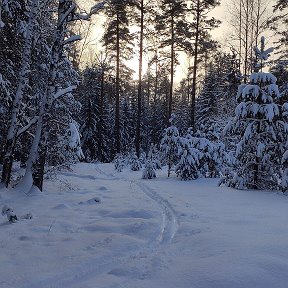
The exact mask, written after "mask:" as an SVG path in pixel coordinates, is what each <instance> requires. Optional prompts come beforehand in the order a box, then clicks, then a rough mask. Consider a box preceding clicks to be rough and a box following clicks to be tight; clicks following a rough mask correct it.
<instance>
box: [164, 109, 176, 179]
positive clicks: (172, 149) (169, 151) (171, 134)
mask: <svg viewBox="0 0 288 288" xmlns="http://www.w3.org/2000/svg"><path fill="white" fill-rule="evenodd" d="M174 119H175V115H174V114H172V115H171V118H170V120H169V122H170V123H171V126H169V127H168V128H166V129H165V131H164V136H163V138H162V140H161V144H160V148H161V151H162V152H163V153H164V155H165V158H166V162H167V165H168V177H170V174H171V170H172V166H173V165H174V164H175V163H176V162H177V160H178V155H177V153H178V147H179V139H180V138H179V132H178V129H177V127H175V126H174V125H173V122H174Z"/></svg>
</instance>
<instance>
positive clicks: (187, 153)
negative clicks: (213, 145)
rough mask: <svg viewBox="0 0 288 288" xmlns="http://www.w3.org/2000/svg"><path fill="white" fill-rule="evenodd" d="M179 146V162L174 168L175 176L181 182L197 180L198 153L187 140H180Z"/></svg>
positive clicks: (198, 173)
mask: <svg viewBox="0 0 288 288" xmlns="http://www.w3.org/2000/svg"><path fill="white" fill-rule="evenodd" d="M180 143H181V144H180V146H179V152H178V153H179V156H180V161H179V162H178V164H177V165H176V167H175V172H176V174H177V176H180V177H181V179H182V180H191V179H197V178H199V177H200V172H199V165H200V163H199V160H200V152H199V150H198V149H195V148H193V147H192V145H191V142H190V141H189V139H188V138H186V137H185V138H184V137H183V138H181V140H180Z"/></svg>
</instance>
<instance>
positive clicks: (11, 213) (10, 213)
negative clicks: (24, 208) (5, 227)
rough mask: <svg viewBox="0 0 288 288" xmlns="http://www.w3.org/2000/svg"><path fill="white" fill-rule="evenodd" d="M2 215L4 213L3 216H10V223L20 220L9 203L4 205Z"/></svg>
mask: <svg viewBox="0 0 288 288" xmlns="http://www.w3.org/2000/svg"><path fill="white" fill-rule="evenodd" d="M2 215H3V216H5V215H6V216H7V218H8V221H9V222H10V223H15V222H16V221H17V220H18V218H17V216H16V214H15V213H14V211H13V209H12V208H10V207H9V206H8V205H4V206H3V208H2Z"/></svg>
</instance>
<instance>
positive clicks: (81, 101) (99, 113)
mask: <svg viewBox="0 0 288 288" xmlns="http://www.w3.org/2000/svg"><path fill="white" fill-rule="evenodd" d="M240 2H241V3H242V2H243V3H242V4H243V5H240V6H238V5H237V6H235V13H236V14H237V15H238V18H237V19H239V20H240V21H239V23H237V25H236V26H235V33H234V34H235V35H234V36H235V37H232V35H231V39H232V38H233V39H234V40H235V39H236V40H235V41H236V42H232V40H231V43H233V44H232V46H233V49H231V52H230V53H228V52H224V51H223V50H222V48H221V46H220V44H219V43H217V42H216V41H214V40H213V39H212V37H211V35H210V32H211V30H212V29H213V28H216V27H217V26H218V25H219V24H220V21H218V20H216V19H214V18H213V17H209V12H210V11H211V10H213V9H214V8H215V7H216V6H217V5H218V4H219V3H218V1H216V0H215V1H214V0H209V1H208V0H197V1H184V0H157V1H156V0H155V1H144V0H125V1H123V0H121V1H120V0H108V1H103V2H100V3H98V4H96V5H95V6H94V7H92V9H91V11H90V12H89V13H83V11H81V9H79V7H78V5H77V4H76V3H75V2H74V1H72V0H59V1H56V0H49V1H42V0H2V1H1V2H0V7H1V9H0V15H1V16H0V34H1V35H0V36H1V40H2V41H1V43H0V51H1V53H0V99H1V100H0V113H1V122H0V142H1V153H0V164H1V168H2V178H1V181H2V183H4V184H5V185H6V186H8V185H9V183H10V182H11V175H12V176H13V173H12V172H13V163H20V165H21V166H22V167H23V169H24V171H25V176H24V178H23V180H22V181H24V184H25V185H26V186H27V187H28V188H27V189H28V190H29V187H31V186H32V185H35V186H36V187H38V188H39V189H40V190H41V189H42V185H43V177H44V173H45V171H46V170H47V167H50V168H51V167H56V168H57V167H61V165H66V164H67V163H71V162H73V161H75V159H77V158H80V159H84V160H86V161H102V162H110V161H112V160H113V159H114V158H115V156H116V155H119V153H122V154H125V153H127V152H131V151H135V153H136V155H137V157H138V158H139V157H140V156H141V153H148V151H149V149H150V146H151V145H152V143H154V144H156V145H159V144H160V142H161V139H162V137H163V131H164V129H165V128H166V127H167V126H169V125H170V124H169V119H170V117H171V115H172V113H174V114H175V115H176V118H175V123H174V125H175V126H177V127H178V129H179V132H180V133H181V134H184V133H186V131H187V129H188V128H189V127H191V129H190V130H191V131H192V132H191V133H194V134H195V135H196V133H200V134H201V135H204V134H205V133H207V131H208V130H209V129H210V130H211V129H212V127H216V128H215V129H217V131H221V129H222V128H223V127H225V125H226V124H227V121H228V120H229V119H230V118H231V117H233V116H234V110H235V108H236V106H237V104H238V103H237V99H236V94H237V89H238V86H239V85H240V84H241V83H248V82H249V81H250V80H249V75H250V74H251V72H253V71H254V70H255V69H257V68H256V67H257V65H259V57H258V58H257V55H255V53H254V47H255V46H257V45H258V46H259V43H260V38H261V34H263V33H264V32H265V31H268V30H269V31H274V33H275V34H276V35H278V37H277V38H275V39H278V42H277V45H276V46H277V51H276V52H277V53H278V54H277V55H278V59H277V60H275V61H273V62H270V63H269V65H270V69H271V70H273V73H274V74H275V76H277V77H278V82H277V83H278V85H279V87H280V93H281V95H282V96H281V101H282V102H283V103H284V102H286V101H287V92H285V91H287V60H285V59H287V54H288V53H287V51H288V47H287V46H288V45H287V43H288V41H287V29H286V28H287V25H288V23H287V3H286V1H283V0H278V1H275V3H274V4H273V5H274V6H273V7H271V11H272V10H273V9H274V11H277V16H275V17H274V16H273V15H271V17H270V16H269V17H266V16H265V17H266V18H264V16H263V15H264V13H262V12H261V11H262V10H263V9H266V8H265V7H266V6H265V5H268V4H269V3H268V4H267V3H266V4H265V3H264V0H263V1H260V0H259V1H254V0H247V1H246V0H245V1H240ZM270 5H271V3H270ZM247 11H248V12H247ZM98 12H99V13H102V15H104V17H105V19H106V20H105V24H104V27H103V28H104V35H103V37H102V40H101V41H102V46H103V49H102V51H95V54H96V57H95V61H94V62H95V63H92V64H91V65H89V67H88V66H87V67H86V68H84V69H80V68H79V67H81V65H80V63H79V61H80V59H81V58H83V45H82V44H81V45H78V44H77V43H78V42H77V41H78V40H79V39H80V37H79V36H78V35H77V33H76V31H77V30H79V29H78V27H79V23H80V22H83V21H86V20H88V21H89V19H90V17H92V16H91V15H92V14H94V13H98ZM275 15H276V14H275ZM248 23H249V25H248ZM131 28H133V31H134V32H133V33H132V32H131V30H132V29H131ZM96 29H97V25H96ZM135 31H136V32H135ZM85 37H86V35H82V38H84V39H85ZM179 53H185V54H186V55H187V59H188V60H189V61H188V60H187V71H186V75H187V76H186V77H185V78H184V79H183V80H182V81H181V82H180V84H179V85H178V84H177V85H176V84H175V71H176V68H177V67H178V66H179V64H180V63H179V61H180V58H179ZM135 55H136V56H135ZM132 57H137V58H138V59H139V65H138V66H139V69H138V71H137V72H138V80H133V74H134V71H132V70H131V69H130V68H129V67H128V65H127V60H128V59H131V58H132ZM144 58H145V59H148V68H147V71H145V73H144V69H143V64H144ZM285 93H286V94H285ZM283 95H284V96H283ZM238 101H239V98H238ZM279 101H280V100H279ZM283 103H281V105H282V104H283ZM279 105H280V103H279ZM197 131H198V132H197ZM199 131H200V132H199ZM201 131H202V132H201ZM78 132H80V134H81V140H80V136H79V134H78ZM203 133H204V134H203ZM217 133H218V132H217ZM218 134H219V135H220V136H219V137H222V136H221V133H218ZM222 140H223V141H224V142H225V141H228V140H227V139H222ZM283 141H284V140H283ZM229 143H231V141H230V140H229V141H228V142H227V147H229V149H230V148H231V147H230V146H231V145H230V144H229ZM80 145H81V147H80ZM232 146H233V145H232ZM234 146H235V145H234ZM81 148H82V150H81ZM231 149H232V148H231ZM82 151H83V153H82ZM13 177H14V176H13ZM13 177H12V180H13V181H14V178H13ZM13 181H12V183H13Z"/></svg>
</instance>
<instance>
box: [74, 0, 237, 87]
mask: <svg viewBox="0 0 288 288" xmlns="http://www.w3.org/2000/svg"><path fill="white" fill-rule="evenodd" d="M79 1H82V3H83V4H82V5H85V7H86V9H87V10H88V9H89V7H91V6H92V5H93V3H95V2H94V1H92V0H87V1H84V0H79ZM83 1H84V2H83ZM231 3H232V0H222V1H221V4H220V5H219V6H217V7H216V8H215V9H213V10H212V11H211V12H210V15H209V16H210V17H215V18H216V19H218V20H220V21H221V22H222V23H221V24H220V26H219V27H218V28H217V29H214V30H212V31H211V34H212V37H213V39H215V40H218V41H219V42H220V44H221V46H222V48H223V49H224V50H228V51H229V47H228V45H227V43H228V41H227V38H228V37H229V36H230V32H229V30H230V25H229V19H231V16H230V13H229V7H231V5H232V4H231ZM232 8H233V7H232ZM93 23H94V28H93V30H92V33H91V37H90V39H89V42H90V43H89V45H88V46H89V49H87V51H86V53H85V54H86V56H85V59H82V60H84V61H83V62H86V63H87V62H88V63H89V62H91V61H93V59H94V58H95V57H93V55H95V53H99V52H97V51H99V49H101V42H100V40H101V37H102V35H103V31H104V30H103V28H102V24H103V23H104V17H102V16H96V17H95V16H94V17H93ZM230 31H231V30H230ZM229 43H230V42H229ZM88 50H89V52H88ZM136 54H137V53H136ZM91 59H92V60H91ZM145 59H146V58H145V56H144V67H143V70H144V71H143V72H144V73H145V71H146V70H147V66H148V65H147V62H148V61H147V59H146V60H145ZM179 62H180V65H178V67H177V68H176V75H175V80H176V82H178V83H179V82H180V80H181V79H182V78H184V77H186V73H187V68H188V59H187V57H186V56H185V55H184V53H182V54H181V55H179ZM126 64H127V66H129V67H130V68H131V69H133V70H136V71H135V74H134V79H135V80H136V79H137V77H138V76H137V71H138V56H137V55H135V56H134V57H133V58H132V59H131V60H130V61H128V62H127V63H126Z"/></svg>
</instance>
